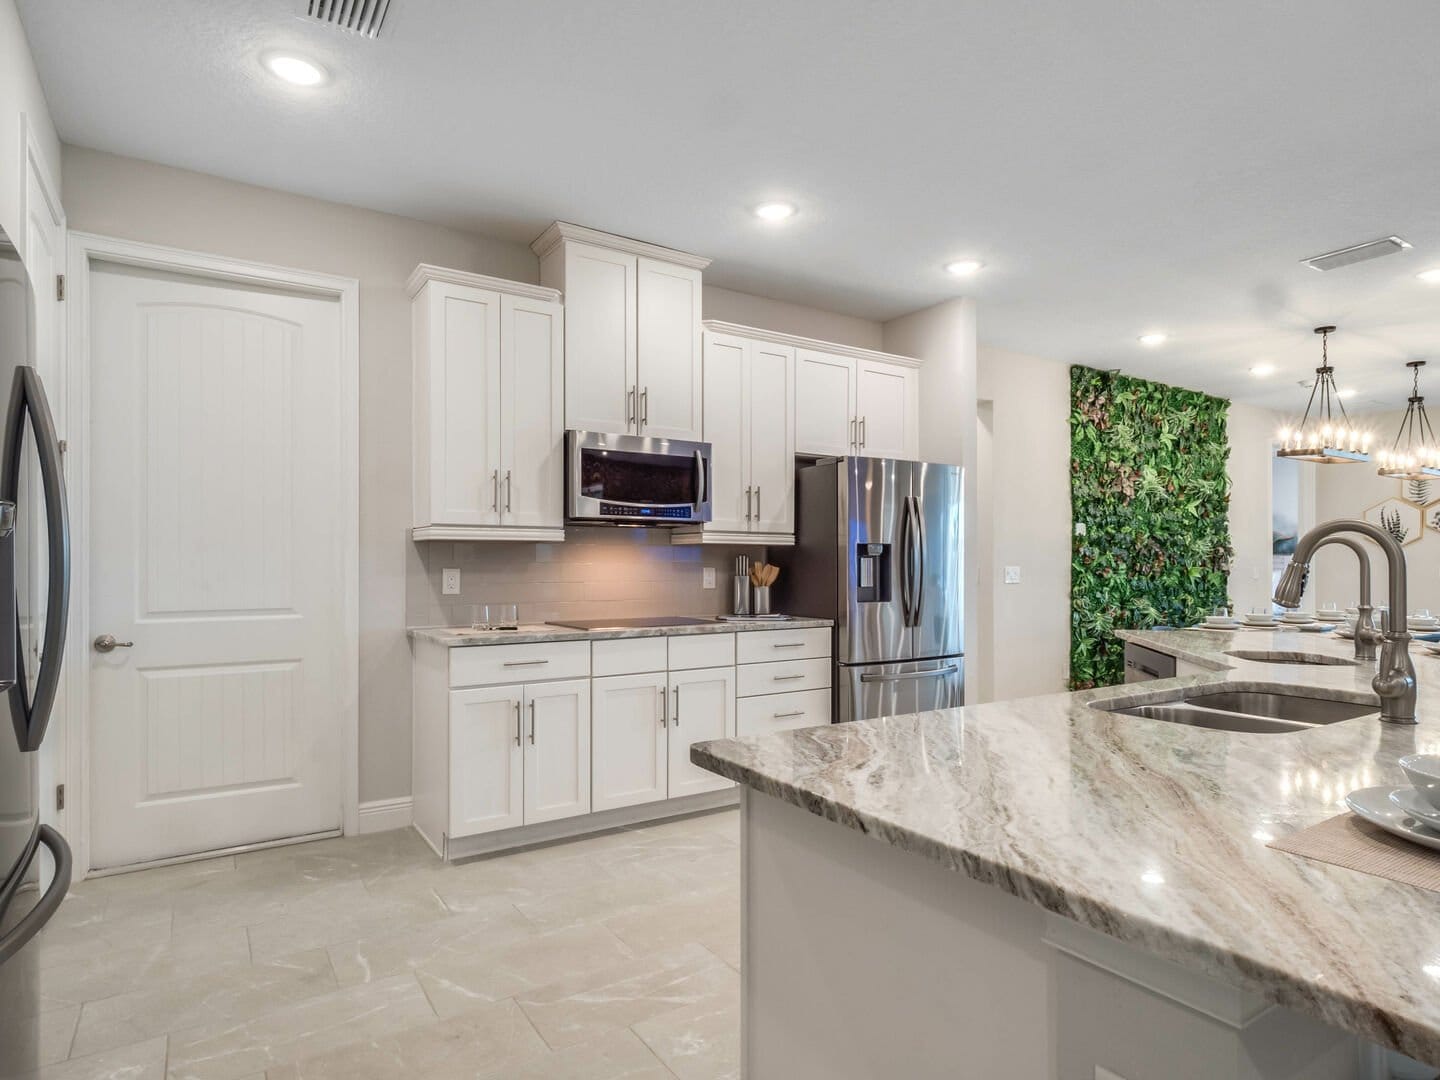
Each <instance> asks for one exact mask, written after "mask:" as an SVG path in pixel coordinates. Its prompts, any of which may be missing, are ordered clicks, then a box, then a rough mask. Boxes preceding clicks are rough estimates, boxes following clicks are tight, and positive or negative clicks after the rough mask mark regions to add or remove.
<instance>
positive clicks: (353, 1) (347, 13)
mask: <svg viewBox="0 0 1440 1080" xmlns="http://www.w3.org/2000/svg"><path fill="white" fill-rule="evenodd" d="M389 10H390V0H307V3H306V14H307V15H309V17H310V18H312V19H318V20H319V21H320V22H323V23H325V24H327V25H329V26H333V27H336V28H337V29H340V30H349V31H351V32H352V33H356V34H363V35H365V37H368V38H373V37H378V36H379V34H380V27H381V25H382V24H383V23H384V22H385V13H386V12H387V11H389Z"/></svg>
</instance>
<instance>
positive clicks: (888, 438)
mask: <svg viewBox="0 0 1440 1080" xmlns="http://www.w3.org/2000/svg"><path fill="white" fill-rule="evenodd" d="M916 376H917V372H916V371H915V369H914V368H907V367H899V366H897V365H895V364H881V363H876V362H875V361H873V360H861V361H858V362H857V364H856V367H855V415H856V416H858V417H859V418H860V422H859V435H860V453H861V454H862V455H863V456H865V457H885V458H908V459H914V458H917V457H919V454H920V438H919V431H918V430H916V424H917V423H918V416H919V412H920V393H919V386H918V380H917V378H916Z"/></svg>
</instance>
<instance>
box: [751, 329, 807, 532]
mask: <svg viewBox="0 0 1440 1080" xmlns="http://www.w3.org/2000/svg"><path fill="white" fill-rule="evenodd" d="M745 400H746V405H747V406H748V407H747V408H746V410H745V414H746V416H745V421H746V435H745V443H746V447H747V449H746V454H745V460H746V462H747V463H748V464H749V467H750V482H751V483H752V484H754V485H755V520H754V522H753V524H752V528H753V529H754V530H755V531H756V532H767V533H793V532H794V531H795V350H794V349H792V348H791V347H790V346H788V345H771V344H769V343H768V342H764V341H755V342H751V343H750V357H749V372H748V377H747V379H746V394H745Z"/></svg>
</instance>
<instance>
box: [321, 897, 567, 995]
mask: <svg viewBox="0 0 1440 1080" xmlns="http://www.w3.org/2000/svg"><path fill="white" fill-rule="evenodd" d="M388 929H389V932H388V933H383V934H381V935H378V936H375V937H368V938H362V939H358V940H354V941H343V942H339V943H337V944H333V945H330V946H329V949H328V951H329V953H330V961H331V963H332V964H333V965H334V968H335V977H336V978H337V979H338V980H339V982H340V985H341V986H353V985H356V984H358V983H364V982H374V981H375V980H377V979H384V978H388V977H389V976H391V975H400V974H403V973H404V972H407V971H424V970H429V969H431V968H433V967H436V966H446V965H450V964H454V963H457V962H460V963H464V962H467V961H470V960H473V959H474V958H476V957H479V956H484V955H488V954H491V953H494V952H496V951H498V950H501V949H504V948H508V947H511V946H514V945H516V944H517V943H521V942H526V941H529V940H530V939H532V938H535V937H538V936H539V935H540V933H541V931H540V930H538V929H537V928H536V926H535V924H534V923H532V922H531V921H530V920H529V919H527V918H525V916H524V915H521V914H520V912H518V911H517V910H515V907H514V905H513V904H510V903H507V902H505V901H504V900H499V901H496V905H495V906H493V907H492V908H491V909H490V910H488V911H477V912H472V913H469V914H464V915H452V916H450V917H448V918H444V919H436V920H431V921H428V922H425V923H424V924H422V925H420V926H418V927H417V926H412V925H410V924H408V923H404V924H398V925H396V926H393V927H390V928H388ZM500 996H501V997H508V996H509V995H508V994H502V995H500Z"/></svg>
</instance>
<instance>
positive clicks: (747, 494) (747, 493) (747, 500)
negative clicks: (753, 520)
mask: <svg viewBox="0 0 1440 1080" xmlns="http://www.w3.org/2000/svg"><path fill="white" fill-rule="evenodd" d="M754 490H755V489H754V488H748V487H747V488H746V489H745V520H746V521H749V520H750V493H751V492H752V491H754Z"/></svg>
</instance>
